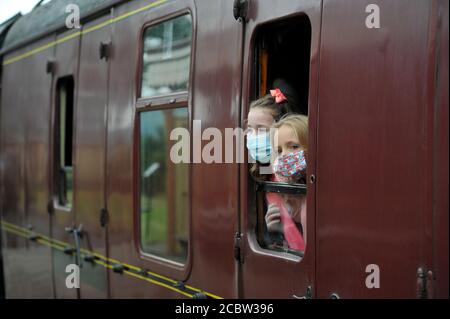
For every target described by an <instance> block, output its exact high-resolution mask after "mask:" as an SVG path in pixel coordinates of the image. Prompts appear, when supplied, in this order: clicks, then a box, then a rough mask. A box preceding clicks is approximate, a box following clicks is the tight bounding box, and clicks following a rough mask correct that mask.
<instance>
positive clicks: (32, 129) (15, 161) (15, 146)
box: [1, 36, 53, 298]
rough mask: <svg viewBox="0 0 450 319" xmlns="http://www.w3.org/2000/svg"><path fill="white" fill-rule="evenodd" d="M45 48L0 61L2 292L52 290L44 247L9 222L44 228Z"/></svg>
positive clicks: (29, 294)
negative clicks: (12, 60) (0, 70)
mask: <svg viewBox="0 0 450 319" xmlns="http://www.w3.org/2000/svg"><path fill="white" fill-rule="evenodd" d="M52 39H53V37H51V36H50V37H48V38H46V39H44V40H41V41H38V42H36V43H34V44H31V45H28V46H26V47H23V48H22V49H20V50H16V51H14V52H12V53H10V54H8V55H6V56H5V57H4V61H6V60H7V59H8V58H10V57H14V56H17V55H19V54H22V53H24V52H28V51H30V50H32V49H34V48H36V47H39V46H42V45H43V44H46V43H47V42H48V41H52ZM51 52H52V51H51V50H50V51H49V50H47V51H43V52H40V53H38V54H35V55H32V56H30V57H28V58H26V59H22V60H20V61H17V62H15V63H11V64H7V65H4V66H3V79H2V81H3V82H2V86H3V92H2V116H1V121H2V125H1V126H2V133H1V143H2V163H3V164H2V174H3V175H2V177H3V179H2V184H3V185H2V187H3V191H4V193H3V198H4V202H3V203H2V205H3V207H2V222H3V248H4V251H3V254H4V262H5V264H4V266H5V278H6V297H8V298H15V297H16V298H17V297H19V298H49V297H52V296H53V287H52V268H51V250H50V248H49V247H48V246H45V245H40V244H38V243H36V242H32V241H29V240H27V238H26V237H27V236H24V235H23V233H22V232H21V231H20V230H17V229H16V228H15V227H14V225H16V226H20V227H22V228H26V229H29V230H32V231H36V232H38V233H42V234H49V220H48V218H49V217H48V213H47V200H48V160H49V158H48V147H49V145H48V137H49V122H48V121H49V111H50V100H49V98H50V88H51V75H49V74H47V72H46V69H45V67H46V63H47V60H48V58H49V54H50V53H51ZM11 224H12V225H13V226H10V225H11ZM17 233H19V235H18V234H17ZM21 233H22V234H21Z"/></svg>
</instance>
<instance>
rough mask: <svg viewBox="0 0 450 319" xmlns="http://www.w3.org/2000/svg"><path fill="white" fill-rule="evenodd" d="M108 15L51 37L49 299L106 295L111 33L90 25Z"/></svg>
mask: <svg viewBox="0 0 450 319" xmlns="http://www.w3.org/2000/svg"><path fill="white" fill-rule="evenodd" d="M109 18H110V17H109V15H107V16H105V17H102V18H99V19H97V20H95V21H92V22H89V23H87V24H86V25H84V26H83V27H82V29H78V30H73V31H68V32H66V33H64V34H61V35H60V36H58V39H57V40H59V44H58V45H57V47H56V53H55V61H54V63H53V65H54V70H53V72H54V79H55V87H54V101H55V102H54V108H53V130H52V135H53V136H52V140H53V147H52V153H53V154H52V159H53V161H52V163H51V165H52V171H53V178H52V195H53V196H52V203H51V204H52V222H51V237H52V238H53V240H54V241H55V243H57V244H58V245H59V246H60V247H61V249H60V251H58V250H57V249H54V250H53V267H54V280H55V294H56V297H57V298H107V297H108V280H107V276H108V271H107V268H106V267H104V263H103V261H105V260H106V259H107V249H106V248H107V244H106V241H107V210H106V206H105V160H106V148H105V145H106V123H107V121H106V119H107V104H108V102H107V97H108V94H107V92H108V89H107V88H108V65H109V62H108V52H109V51H108V48H109V43H110V42H111V32H110V28H109V27H105V28H98V27H97V26H98V25H99V24H101V23H104V22H105V21H107V20H108V19H109ZM77 32H78V33H79V34H78V36H77V35H76V34H75V33H77ZM69 265H72V266H71V267H69V268H67V267H68V266H69ZM73 265H76V266H77V267H74V266H73ZM69 275H74V276H75V277H69ZM67 283H69V285H70V287H68V286H67ZM75 283H79V285H76V284H75ZM77 287H79V288H77Z"/></svg>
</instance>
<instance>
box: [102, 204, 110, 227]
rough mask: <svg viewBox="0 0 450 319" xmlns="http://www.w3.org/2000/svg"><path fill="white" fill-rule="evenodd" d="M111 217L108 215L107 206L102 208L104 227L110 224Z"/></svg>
mask: <svg viewBox="0 0 450 319" xmlns="http://www.w3.org/2000/svg"><path fill="white" fill-rule="evenodd" d="M108 221H109V217H108V210H107V209H106V208H102V209H101V210H100V226H101V227H102V228H105V227H106V225H108Z"/></svg>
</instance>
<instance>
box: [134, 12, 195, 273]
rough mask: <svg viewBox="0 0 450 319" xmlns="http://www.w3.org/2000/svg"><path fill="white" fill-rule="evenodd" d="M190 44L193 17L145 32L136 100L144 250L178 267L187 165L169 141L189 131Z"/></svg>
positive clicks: (183, 248) (185, 227)
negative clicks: (178, 132)
mask: <svg viewBox="0 0 450 319" xmlns="http://www.w3.org/2000/svg"><path fill="white" fill-rule="evenodd" d="M191 39H192V23H191V17H190V16H189V15H183V16H179V17H176V18H173V19H171V20H168V21H165V22H162V23H159V24H157V25H153V26H150V27H148V28H147V29H146V30H145V32H144V38H143V42H144V43H143V53H142V76H141V97H140V98H139V100H138V118H139V155H138V160H139V165H138V167H139V171H138V175H139V186H138V187H139V195H138V196H139V197H138V203H139V231H140V238H139V240H140V247H141V250H142V252H143V253H144V254H149V255H152V256H156V257H161V258H164V259H168V260H170V261H174V262H176V263H179V264H183V263H185V262H186V260H187V256H188V245H189V242H188V238H189V213H190V201H189V163H186V162H183V161H182V162H181V163H180V162H178V161H176V160H175V161H174V159H173V158H171V150H172V146H174V145H175V144H176V143H177V141H173V140H171V139H170V136H171V132H172V131H173V130H174V129H182V130H184V132H189V131H188V130H189V127H190V125H189V118H190V116H189V108H188V80H189V70H190V56H191ZM175 93H176V99H174V98H173V94H175ZM154 101H157V103H156V104H153V102H154ZM174 101H176V102H174ZM140 102H142V103H141V105H144V106H143V107H142V108H139V103H140Z"/></svg>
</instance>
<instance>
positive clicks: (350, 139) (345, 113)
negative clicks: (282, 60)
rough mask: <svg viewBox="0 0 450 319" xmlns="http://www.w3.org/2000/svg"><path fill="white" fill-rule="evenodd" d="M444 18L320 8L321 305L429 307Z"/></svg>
mask: <svg viewBox="0 0 450 319" xmlns="http://www.w3.org/2000/svg"><path fill="white" fill-rule="evenodd" d="M442 6H443V2H442V3H441V4H439V5H438V2H424V1H420V0H416V1H409V0H405V1H395V2H392V1H377V5H374V4H372V2H371V1H359V0H351V1H324V5H323V16H322V19H323V23H322V33H321V54H320V76H319V78H320V84H319V103H320V110H319V116H318V117H319V122H320V125H319V127H318V143H317V146H318V147H317V159H318V160H317V188H318V192H317V207H316V208H317V223H318V227H317V232H316V238H317V250H316V253H317V254H316V258H317V259H316V260H317V262H316V272H317V273H316V277H317V295H318V297H320V298H327V297H328V296H330V295H331V294H332V293H335V294H337V295H339V296H340V297H342V298H405V297H406V298H415V297H430V296H431V295H432V292H433V276H435V275H436V269H433V266H432V256H433V255H432V254H433V248H432V241H433V238H432V236H433V218H436V216H433V214H434V213H435V212H436V211H437V207H438V206H434V205H433V200H434V198H433V196H434V195H433V193H432V192H433V189H434V186H433V187H432V185H433V183H434V182H435V181H437V180H439V178H436V177H437V176H439V174H438V173H436V172H437V171H435V172H434V173H433V117H434V118H435V119H439V118H441V117H440V116H439V115H438V113H437V112H438V111H437V110H436V109H435V106H434V105H435V104H434V103H435V101H434V96H435V95H434V94H435V92H436V91H435V88H436V87H437V85H436V82H435V81H436V80H435V79H436V78H437V77H436V73H435V72H436V70H438V69H437V68H436V60H435V59H436V56H437V54H436V52H439V51H438V48H439V46H437V45H436V43H439V41H438V40H437V36H438V35H439V32H438V30H439V27H438V25H439V23H438V21H439V19H438V17H439V12H438V8H439V7H442ZM447 9H448V8H447ZM447 11H448V10H445V12H447ZM377 16H378V17H377ZM399 17H400V19H401V23H399ZM378 18H379V19H378ZM374 21H375V23H376V21H378V22H379V24H378V25H375V26H376V27H374V25H373V23H374ZM367 22H368V23H367ZM447 26H448V24H447ZM447 74H448V73H447ZM447 109H448V107H447ZM435 112H436V113H435ZM445 118H447V117H445ZM434 142H435V143H436V141H434ZM435 145H438V144H435ZM434 169H439V168H434ZM435 174H437V175H435ZM443 175H445V174H443ZM447 176H448V175H447ZM411 185H414V187H411ZM446 212H447V216H448V210H446ZM435 225H436V224H435ZM447 258H448V255H447ZM447 269H448V268H447ZM429 271H431V272H430V273H429ZM444 274H445V272H444V273H441V275H443V278H445V275H444ZM437 278H438V279H440V278H439V277H437Z"/></svg>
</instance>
